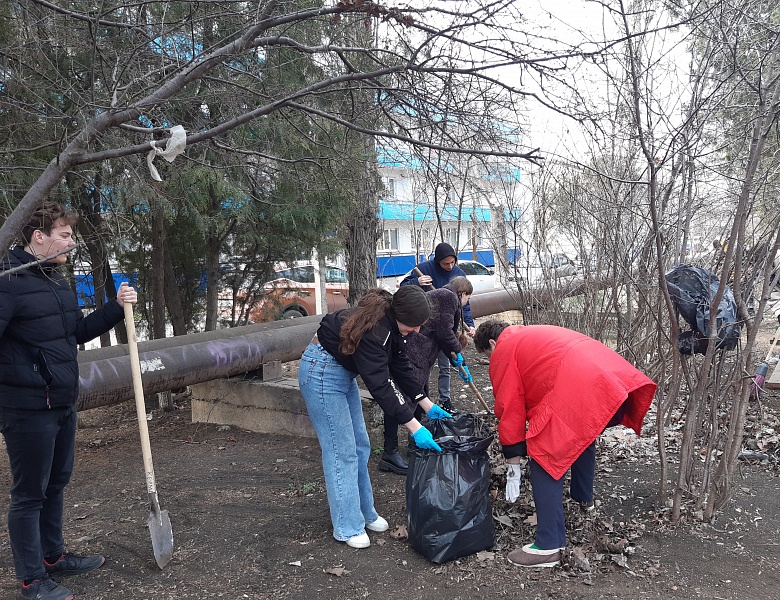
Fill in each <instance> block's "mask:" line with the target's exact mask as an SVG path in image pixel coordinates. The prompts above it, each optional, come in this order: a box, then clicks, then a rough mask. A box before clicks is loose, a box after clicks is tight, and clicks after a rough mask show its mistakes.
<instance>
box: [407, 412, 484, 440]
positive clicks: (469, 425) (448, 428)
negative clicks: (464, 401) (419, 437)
mask: <svg viewBox="0 0 780 600" xmlns="http://www.w3.org/2000/svg"><path fill="white" fill-rule="evenodd" d="M422 424H423V425H424V426H425V427H427V428H428V429H429V430H430V432H431V435H433V437H434V439H436V438H440V437H445V436H449V435H455V436H478V437H481V436H482V434H483V432H485V430H486V425H485V422H484V420H483V419H482V418H481V417H477V416H476V415H472V414H471V413H457V414H455V415H452V418H451V419H430V420H429V419H424V420H423V421H422Z"/></svg>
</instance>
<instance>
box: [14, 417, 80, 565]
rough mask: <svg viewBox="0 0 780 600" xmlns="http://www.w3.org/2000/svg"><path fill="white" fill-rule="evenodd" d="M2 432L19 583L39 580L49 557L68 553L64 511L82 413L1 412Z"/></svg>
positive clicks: (15, 562)
mask: <svg viewBox="0 0 780 600" xmlns="http://www.w3.org/2000/svg"><path fill="white" fill-rule="evenodd" d="M0 431H2V433H3V438H4V439H5V445H6V450H7V451H8V459H9V462H10V465H11V476H12V478H13V483H12V486H11V504H10V506H9V509H8V537H9V539H10V541H11V551H12V553H13V557H14V567H15V568H16V577H17V579H39V578H40V577H42V576H43V575H44V573H45V572H46V571H45V569H44V566H43V558H44V557H45V556H57V555H59V554H61V553H62V552H63V551H64V550H65V542H64V540H63V538H62V507H63V497H64V493H65V486H67V485H68V482H69V481H70V476H71V474H72V473H73V453H74V448H75V444H76V408H75V407H66V408H53V409H50V410H22V409H14V408H3V407H0Z"/></svg>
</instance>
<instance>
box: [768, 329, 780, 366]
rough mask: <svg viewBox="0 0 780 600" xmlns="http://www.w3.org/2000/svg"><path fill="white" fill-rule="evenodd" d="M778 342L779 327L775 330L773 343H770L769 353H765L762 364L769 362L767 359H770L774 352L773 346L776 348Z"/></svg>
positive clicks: (779, 337)
mask: <svg viewBox="0 0 780 600" xmlns="http://www.w3.org/2000/svg"><path fill="white" fill-rule="evenodd" d="M778 341H780V326H778V327H776V328H775V341H774V342H772V345H771V346H769V352H767V354H766V358H765V359H764V362H769V359H770V358H771V357H772V353H773V352H774V351H775V346H777V342H778Z"/></svg>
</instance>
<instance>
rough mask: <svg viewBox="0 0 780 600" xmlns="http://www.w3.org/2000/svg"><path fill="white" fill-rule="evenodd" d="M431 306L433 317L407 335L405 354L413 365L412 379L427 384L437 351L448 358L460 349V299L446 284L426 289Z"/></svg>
mask: <svg viewBox="0 0 780 600" xmlns="http://www.w3.org/2000/svg"><path fill="white" fill-rule="evenodd" d="M428 299H429V300H430V302H431V305H432V306H433V317H432V318H431V319H429V320H428V322H427V323H426V324H425V325H423V326H422V328H421V329H420V332H419V333H410V334H409V335H408V336H407V344H406V355H407V356H408V357H409V362H410V363H411V364H412V369H413V371H414V374H415V379H416V380H417V382H418V383H420V385H426V384H427V383H428V378H429V377H430V375H431V368H433V365H434V363H435V362H436V358H437V357H438V355H439V350H441V351H442V352H444V354H446V355H447V357H448V358H449V356H450V354H451V353H452V352H455V353H456V354H457V353H458V352H460V351H461V350H462V348H461V346H460V342H459V341H458V336H457V331H458V326H459V325H460V314H461V313H460V300H459V299H458V295H457V294H456V293H455V292H454V291H453V290H452V289H451V288H450V287H449V286H448V285H446V286H444V287H443V288H441V289H440V290H433V291H430V292H428Z"/></svg>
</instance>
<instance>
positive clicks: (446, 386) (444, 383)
mask: <svg viewBox="0 0 780 600" xmlns="http://www.w3.org/2000/svg"><path fill="white" fill-rule="evenodd" d="M438 361H439V402H444V401H445V400H449V399H450V359H449V358H448V357H447V355H446V354H444V352H442V351H441V350H440V351H439V359H438Z"/></svg>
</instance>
